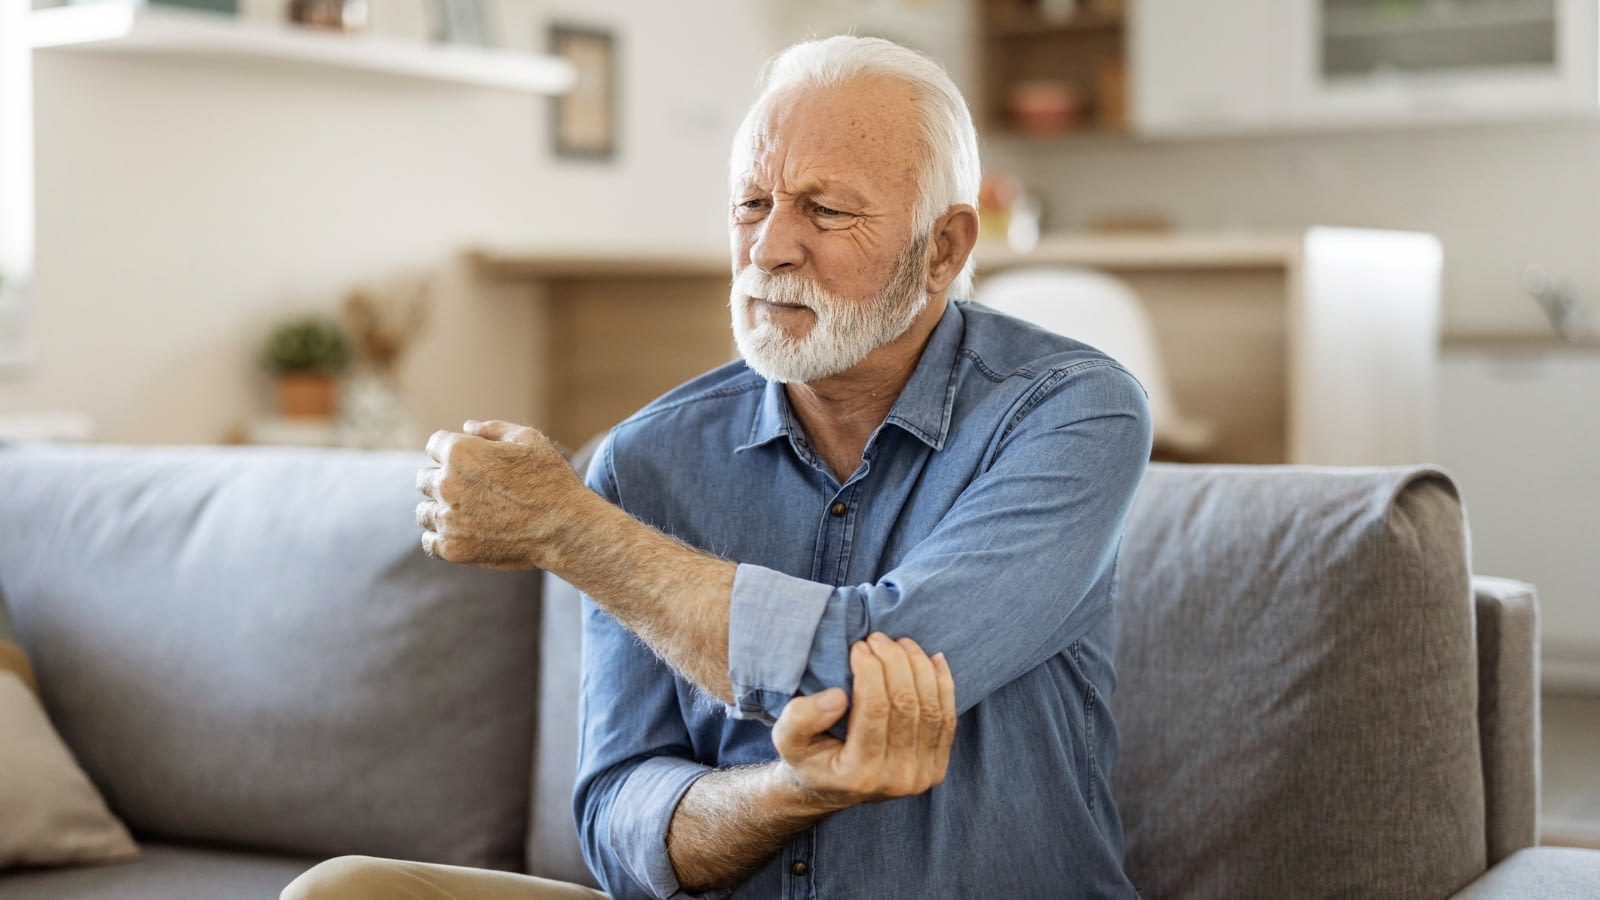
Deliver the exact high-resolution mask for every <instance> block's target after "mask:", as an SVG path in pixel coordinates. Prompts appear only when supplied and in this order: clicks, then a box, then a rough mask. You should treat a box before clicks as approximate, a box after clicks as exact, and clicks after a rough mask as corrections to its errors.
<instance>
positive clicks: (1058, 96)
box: [1006, 79, 1087, 135]
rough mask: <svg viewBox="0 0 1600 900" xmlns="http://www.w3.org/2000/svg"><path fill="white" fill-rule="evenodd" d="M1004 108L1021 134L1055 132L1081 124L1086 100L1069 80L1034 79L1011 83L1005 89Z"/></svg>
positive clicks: (1067, 129)
mask: <svg viewBox="0 0 1600 900" xmlns="http://www.w3.org/2000/svg"><path fill="white" fill-rule="evenodd" d="M1006 109H1007V110H1008V111H1009V112H1010V114H1011V123H1012V125H1013V126H1015V127H1016V129H1017V130H1018V131H1020V132H1022V133H1023V134H1031V135H1043V134H1059V133H1061V132H1064V131H1071V130H1072V129H1073V128H1076V127H1077V126H1079V125H1080V124H1082V122H1083V120H1084V116H1085V113H1086V112H1087V103H1086V102H1085V98H1084V94H1083V91H1081V90H1079V89H1078V87H1077V86H1076V85H1074V84H1072V83H1070V82H1066V81H1054V80H1049V79H1036V80H1030V81H1019V82H1017V83H1016V84H1013V85H1012V86H1011V88H1010V90H1008V91H1007V92H1006Z"/></svg>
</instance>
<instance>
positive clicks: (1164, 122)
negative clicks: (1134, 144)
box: [1130, 0, 1297, 136]
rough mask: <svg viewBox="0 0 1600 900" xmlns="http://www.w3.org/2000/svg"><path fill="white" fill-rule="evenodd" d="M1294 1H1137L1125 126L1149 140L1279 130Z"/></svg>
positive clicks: (1133, 9)
mask: <svg viewBox="0 0 1600 900" xmlns="http://www.w3.org/2000/svg"><path fill="white" fill-rule="evenodd" d="M1293 2H1297V0H1287V2H1286V0H1206V2H1203V3H1197V2H1195V0H1139V2H1137V3H1133V4H1132V5H1131V9H1130V12H1131V16H1132V22H1131V26H1132V31H1131V41H1130V44H1131V52H1132V58H1133V61H1132V78H1131V81H1132V85H1133V119H1134V123H1135V127H1136V128H1137V130H1138V131H1140V132H1141V133H1143V134H1147V135H1151V136H1181V135H1188V134H1207V133H1217V134H1220V133H1227V132H1230V131H1260V130H1263V129H1264V128H1269V127H1272V126H1273V125H1275V124H1278V123H1281V122H1282V121H1283V120H1284V119H1285V118H1286V117H1287V115H1288V110H1287V108H1286V102H1287V96H1286V87H1287V85H1286V81H1287V79H1286V75H1287V73H1288V72H1289V71H1290V70H1291V68H1292V66H1291V62H1290V60H1289V50H1290V49H1291V45H1292V42H1291V41H1289V40H1288V38H1287V24H1288V21H1287V20H1288V17H1287V16H1286V15H1285V7H1286V5H1291V4H1292V3H1293Z"/></svg>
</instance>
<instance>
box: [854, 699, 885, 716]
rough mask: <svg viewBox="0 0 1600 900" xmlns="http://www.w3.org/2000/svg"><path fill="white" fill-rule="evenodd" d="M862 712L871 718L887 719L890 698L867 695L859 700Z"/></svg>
mask: <svg viewBox="0 0 1600 900" xmlns="http://www.w3.org/2000/svg"><path fill="white" fill-rule="evenodd" d="M857 703H858V704H859V705H860V707H861V714H862V715H863V716H866V717H867V718H869V719H886V718H888V717H889V699H888V698H887V697H867V698H864V699H862V700H858V701H857Z"/></svg>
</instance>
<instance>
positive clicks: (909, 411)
mask: <svg viewBox="0 0 1600 900" xmlns="http://www.w3.org/2000/svg"><path fill="white" fill-rule="evenodd" d="M963 321H964V320H963V317H962V315H961V309H960V308H959V307H958V306H957V304H956V303H954V302H947V303H946V304H945V309H944V315H943V316H941V317H940V319H939V324H938V325H937V326H935V327H934V329H933V334H931V335H929V336H928V343H927V344H926V345H924V346H923V348H922V357H921V358H920V359H919V360H917V367H916V369H915V370H913V371H912V373H911V380H909V381H907V382H906V386H905V387H904V388H902V389H901V391H900V396H899V397H897V398H896V399H895V402H894V406H893V407H892V408H891V409H890V410H889V415H888V416H887V417H886V418H885V419H884V424H886V425H889V424H892V425H896V426H899V427H900V428H901V429H903V430H905V431H906V432H907V433H909V434H910V435H912V436H913V437H915V438H917V439H918V440H921V441H922V442H923V443H925V444H927V445H928V446H929V447H932V448H933V449H935V450H942V449H944V442H945V437H946V436H947V435H948V433H949V431H950V418H951V411H952V409H953V408H954V406H955V396H956V358H957V355H958V354H959V352H960V350H961V337H962V333H963V332H964V330H965V328H964V325H963ZM799 434H800V426H799V424H798V423H797V422H796V421H795V419H794V412H793V411H792V410H791V409H790V408H789V397H788V395H787V394H785V393H784V390H783V385H782V384H780V383H778V382H776V381H771V380H768V381H767V386H766V389H765V390H764V391H763V392H762V394H761V403H760V405H759V406H757V407H756V412H755V416H754V417H753V421H752V422H751V423H750V439H749V440H748V441H746V442H745V443H744V444H743V445H742V446H740V447H738V448H736V449H737V450H739V451H742V450H748V449H750V448H752V447H759V446H761V445H762V444H766V443H769V442H771V441H774V440H777V439H778V438H780V437H789V436H798V435H799Z"/></svg>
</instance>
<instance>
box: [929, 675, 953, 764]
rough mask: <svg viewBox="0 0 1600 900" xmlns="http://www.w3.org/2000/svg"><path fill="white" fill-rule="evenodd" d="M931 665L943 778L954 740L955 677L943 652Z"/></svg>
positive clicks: (939, 759)
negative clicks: (936, 688) (936, 680)
mask: <svg viewBox="0 0 1600 900" xmlns="http://www.w3.org/2000/svg"><path fill="white" fill-rule="evenodd" d="M933 667H934V669H935V670H936V671H937V673H938V676H939V707H940V709H941V711H942V717H941V724H940V728H939V756H938V759H937V763H938V772H939V780H940V781H943V780H944V773H945V771H946V770H947V769H949V768H950V748H951V747H952V746H954V745H955V741H956V721H957V717H956V679H955V676H954V675H953V674H951V672H950V660H948V659H946V658H945V655H944V654H943V653H936V654H934V656H933Z"/></svg>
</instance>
